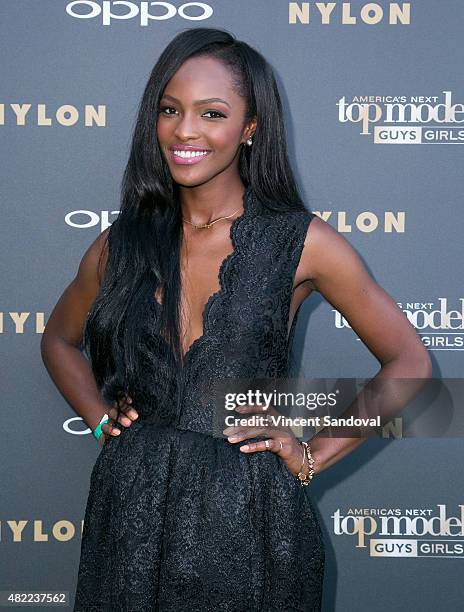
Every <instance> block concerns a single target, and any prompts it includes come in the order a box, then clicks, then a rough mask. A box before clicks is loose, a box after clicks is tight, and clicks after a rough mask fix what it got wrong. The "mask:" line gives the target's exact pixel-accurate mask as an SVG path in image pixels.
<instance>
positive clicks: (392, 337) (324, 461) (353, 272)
mask: <svg viewBox="0 0 464 612" xmlns="http://www.w3.org/2000/svg"><path fill="white" fill-rule="evenodd" d="M300 267H301V269H302V274H303V278H305V279H307V280H308V281H310V283H311V285H312V287H313V288H314V289H315V290H316V291H318V292H319V293H320V294H321V295H322V296H323V297H324V298H325V299H326V300H327V301H328V302H329V303H330V304H332V306H334V308H336V309H337V310H338V311H339V312H340V313H341V314H342V315H343V316H344V317H345V319H346V320H347V321H348V322H349V324H350V325H351V327H352V329H353V330H354V331H355V332H356V334H357V335H358V337H359V338H360V339H361V340H362V342H363V343H364V344H365V345H366V346H367V348H368V349H369V350H370V352H371V353H372V354H373V355H374V356H375V357H376V358H377V360H378V361H379V363H380V369H379V371H378V372H377V374H376V376H375V377H374V378H373V379H372V381H371V382H370V383H369V385H371V383H372V385H371V386H375V385H376V384H377V385H381V386H382V393H381V396H382V402H383V406H380V405H379V406H376V409H377V408H378V409H379V410H380V409H382V410H384V412H385V413H386V412H387V410H389V409H392V408H394V407H395V406H396V407H397V409H398V395H405V391H409V390H412V389H413V387H414V385H413V381H411V386H410V389H406V387H408V385H403V388H401V389H398V384H393V383H394V380H395V379H408V378H411V379H427V378H429V377H430V376H431V372H432V366H431V361H430V357H429V354H428V352H427V350H426V348H425V347H424V345H423V344H422V341H421V339H420V337H419V336H418V334H417V333H416V330H415V329H414V327H413V326H412V325H411V323H410V322H409V321H408V319H407V318H406V317H405V315H404V314H403V312H402V311H401V310H400V308H399V307H398V306H397V304H396V303H395V301H394V300H393V299H392V298H391V297H390V295H388V293H386V292H385V291H384V290H383V289H382V288H381V287H380V286H379V285H378V284H377V283H376V282H375V281H374V279H373V278H372V277H371V276H370V274H369V272H368V270H367V269H366V267H365V266H364V264H363V262H362V261H361V259H360V257H359V256H358V254H357V253H356V251H355V250H354V248H353V247H352V246H351V245H350V243H349V242H348V241H347V240H346V239H345V238H344V237H343V236H342V235H341V234H339V233H338V232H337V231H336V230H335V229H333V228H332V227H331V226H330V225H329V224H328V223H326V222H324V221H323V220H322V219H320V218H318V217H316V218H315V219H313V221H312V222H311V224H310V226H309V228H308V235H307V239H306V243H305V247H304V249H303V253H302V257H301V262H300V266H299V268H300ZM385 379H390V381H391V382H392V384H389V382H390V381H387V380H385ZM424 382H425V380H424ZM400 387H401V385H400ZM363 393H364V390H363V392H361V394H360V395H359V396H358V397H359V402H361V401H363V399H365V398H364V397H363ZM367 397H369V396H367ZM404 399H406V397H405V398H404ZM356 410H358V404H357V403H354V404H353V405H352V406H351V407H350V409H349V410H347V411H346V412H345V413H343V415H340V416H343V417H345V416H350V414H352V413H355V412H356ZM392 412H393V411H392ZM325 434H326V432H325ZM335 435H336V434H335ZM366 439H367V438H365V437H364V438H362V437H361V438H347V437H345V438H329V437H325V436H324V435H321V432H318V433H317V434H316V435H315V436H314V437H313V438H312V440H311V452H312V454H313V457H314V459H315V465H314V469H315V471H316V473H317V472H318V471H322V470H324V469H326V468H327V467H330V466H331V465H333V464H334V463H336V462H337V461H338V460H339V459H341V458H342V457H344V456H345V455H347V454H348V453H349V452H351V451H352V450H354V449H355V448H357V447H358V446H360V445H361V444H362V443H363V442H364V441H365V440H366Z"/></svg>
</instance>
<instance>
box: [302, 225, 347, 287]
mask: <svg viewBox="0 0 464 612" xmlns="http://www.w3.org/2000/svg"><path fill="white" fill-rule="evenodd" d="M348 254H350V255H351V256H352V257H353V255H354V256H355V251H354V249H353V247H352V246H351V245H350V243H349V242H348V240H346V238H344V237H343V236H342V235H341V234H339V233H338V232H337V230H335V229H334V228H333V227H332V226H331V225H330V224H329V223H327V222H326V221H324V220H323V219H322V218H321V217H319V216H318V215H315V214H314V216H313V218H312V219H311V221H310V223H309V224H308V228H307V231H306V236H305V241H304V246H303V250H302V253H301V257H300V261H299V265H298V269H297V273H296V276H295V281H296V282H295V284H296V285H301V284H303V283H305V285H306V286H307V287H308V288H310V289H311V291H314V290H316V291H317V290H318V289H317V286H316V283H317V280H319V279H320V278H321V277H322V276H324V275H327V274H330V269H329V267H330V266H327V264H328V263H330V261H329V259H331V260H332V263H336V264H337V265H338V266H340V264H341V263H342V262H343V261H344V257H346V256H347V255H348Z"/></svg>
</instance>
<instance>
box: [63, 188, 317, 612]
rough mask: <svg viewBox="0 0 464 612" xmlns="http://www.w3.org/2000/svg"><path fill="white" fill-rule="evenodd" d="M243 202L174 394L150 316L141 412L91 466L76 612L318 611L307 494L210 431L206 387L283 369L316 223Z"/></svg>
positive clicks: (264, 457) (270, 460)
mask: <svg viewBox="0 0 464 612" xmlns="http://www.w3.org/2000/svg"><path fill="white" fill-rule="evenodd" d="M243 203H244V212H243V214H242V215H241V216H240V217H238V218H237V219H235V220H234V222H233V224H232V226H231V230H230V237H231V239H232V245H233V249H234V250H233V252H232V253H231V254H230V255H228V256H227V257H226V258H225V260H224V261H223V262H222V265H221V268H220V272H219V281H220V290H219V291H218V292H216V293H215V294H213V295H212V296H211V297H210V298H209V300H208V302H207V304H206V307H205V309H204V312H203V324H204V328H203V332H204V333H203V335H202V336H201V337H200V338H198V339H197V340H195V341H194V342H193V344H192V346H191V347H190V349H189V350H188V352H187V354H186V357H185V362H184V366H183V368H182V369H183V372H182V374H183V377H182V380H183V384H182V385H181V386H180V387H179V385H174V384H173V382H172V381H173V376H172V372H171V371H170V368H169V365H168V363H169V361H168V360H166V359H165V358H164V355H165V353H166V342H165V340H164V339H163V337H162V336H161V334H159V330H158V329H157V326H156V322H157V317H156V315H157V312H158V309H159V305H157V302H156V300H153V304H152V307H150V309H149V310H148V311H147V324H146V326H144V329H145V327H146V332H145V333H144V335H143V338H142V339H141V343H140V359H142V360H144V361H143V363H144V364H146V368H145V370H146V377H144V379H143V380H141V381H140V387H139V389H138V395H137V397H134V398H133V399H134V406H135V407H136V408H137V410H138V412H139V414H140V417H139V419H138V420H137V421H135V422H134V423H133V424H132V425H131V426H130V427H129V428H124V427H121V435H120V436H118V437H108V438H107V440H106V441H105V444H104V446H103V448H102V450H101V452H100V454H99V455H98V457H97V460H96V463H95V465H94V468H93V470H92V474H91V477H90V491H89V496H88V500H87V506H86V511H85V517H84V529H83V534H82V543H81V556H80V564H79V573H78V582H77V590H76V597H75V607H74V610H75V611H85V612H93V611H95V612H99V611H103V610H104V611H108V612H116V611H123V612H148V611H160V612H184V611H185V612H212V611H213V610H214V611H219V610H220V611H224V612H258V611H260V612H271V611H272V612H277V611H278V612H300V611H301V612H303V611H304V612H306V611H307V612H309V611H318V610H320V609H321V597H322V583H323V575H324V562H325V552H324V543H323V538H322V533H321V529H320V526H319V524H318V519H317V516H316V514H315V512H314V509H313V506H312V503H311V501H310V497H311V486H309V487H304V486H301V484H300V483H299V482H298V480H297V479H296V478H295V476H294V475H293V474H291V473H290V471H289V470H288V468H287V467H286V464H285V463H284V462H283V461H282V459H281V458H280V457H278V456H277V455H276V454H275V453H273V452H271V451H264V452H257V453H251V454H245V453H243V452H241V451H240V450H239V446H240V445H241V444H245V442H239V443H235V444H232V443H230V442H229V441H228V440H227V438H226V437H225V436H222V437H221V436H217V435H212V420H213V416H212V411H213V408H212V406H211V405H210V404H209V403H208V392H207V391H208V388H209V384H210V382H211V381H213V380H216V379H220V378H221V377H226V378H227V377H232V378H233V377H236V378H250V377H253V376H254V377H262V378H277V377H284V376H285V375H286V373H287V372H288V366H289V355H290V352H289V349H290V346H291V342H292V338H293V332H294V329H295V322H296V318H297V314H298V311H297V313H296V315H295V317H294V319H293V323H292V327H291V330H290V334H288V333H287V331H288V321H289V313H290V303H291V297H292V286H293V280H294V275H295V272H296V269H297V266H298V262H299V259H300V255H301V252H302V249H303V246H304V240H305V236H306V231H307V229H308V225H309V223H310V222H311V220H312V218H313V217H314V215H313V213H311V212H309V211H292V212H274V211H270V210H268V209H266V208H265V207H264V206H263V205H262V204H261V202H260V201H259V199H258V198H257V196H256V194H255V193H254V191H253V190H252V188H251V187H248V188H247V190H246V191H245V193H244V196H243ZM257 439H262V438H257Z"/></svg>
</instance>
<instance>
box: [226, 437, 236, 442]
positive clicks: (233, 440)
mask: <svg viewBox="0 0 464 612" xmlns="http://www.w3.org/2000/svg"><path fill="white" fill-rule="evenodd" d="M227 439H228V440H229V442H235V440H238V437H237V436H229V437H228V438H227Z"/></svg>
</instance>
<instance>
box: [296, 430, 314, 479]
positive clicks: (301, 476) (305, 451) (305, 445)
mask: <svg viewBox="0 0 464 612" xmlns="http://www.w3.org/2000/svg"><path fill="white" fill-rule="evenodd" d="M301 445H302V447H303V462H302V464H301V468H300V471H299V472H298V474H297V478H298V479H299V481H300V483H301V484H302V485H304V486H306V487H307V486H308V485H309V483H310V482H311V479H312V477H313V476H314V468H313V465H314V459H313V456H312V455H311V449H310V446H309V443H308V442H303V441H302V442H301ZM305 457H307V458H308V463H309V472H308V473H307V474H305V473H304V472H303V467H304V460H305Z"/></svg>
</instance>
